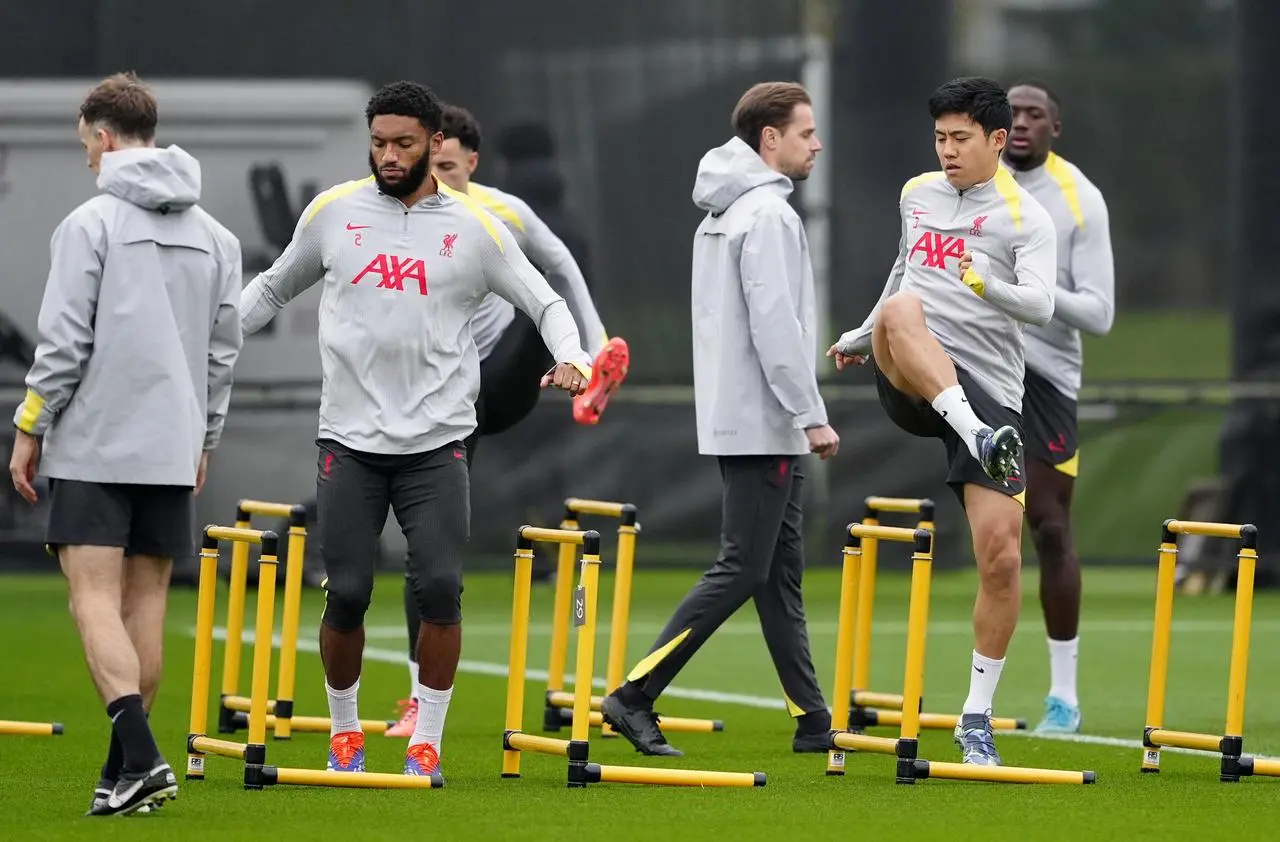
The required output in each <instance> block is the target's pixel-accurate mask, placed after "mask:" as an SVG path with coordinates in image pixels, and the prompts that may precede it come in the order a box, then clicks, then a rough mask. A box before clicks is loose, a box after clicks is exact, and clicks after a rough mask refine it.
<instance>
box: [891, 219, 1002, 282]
mask: <svg viewBox="0 0 1280 842" xmlns="http://www.w3.org/2000/svg"><path fill="white" fill-rule="evenodd" d="M911 213H912V215H913V216H915V219H916V225H917V226H918V225H919V222H920V217H919V215H918V214H917V212H916V211H914V210H913V211H912V212H911ZM924 213H927V211H924ZM986 221H987V217H985V216H978V217H975V218H974V220H973V222H972V223H971V224H970V226H969V234H970V236H973V237H981V236H982V224H983V223H984V222H986ZM964 252H965V245H964V237H953V236H950V235H948V234H937V233H934V232H933V231H925V232H924V233H923V234H921V235H920V237H919V239H917V240H916V242H915V245H913V246H912V247H911V253H910V254H908V255H907V260H908V262H910V261H911V260H914V259H915V256H916V254H917V253H919V254H921V255H923V256H924V259H923V260H922V261H921V263H920V265H921V266H925V267H927V268H930V269H946V268H947V258H948V257H954V258H955V259H956V260H957V261H958V260H959V259H960V258H961V257H964Z"/></svg>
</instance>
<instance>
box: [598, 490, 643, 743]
mask: <svg viewBox="0 0 1280 842" xmlns="http://www.w3.org/2000/svg"><path fill="white" fill-rule="evenodd" d="M638 531H639V527H638V526H637V525H636V507H635V506H633V505H631V504H630V503H628V504H626V506H625V507H624V508H623V510H622V523H621V524H620V525H619V526H618V561H617V572H616V573H615V574H614V579H613V616H612V618H611V619H610V620H609V661H608V664H607V666H606V668H605V680H604V695H606V696H607V695H609V694H610V693H612V692H613V691H614V690H617V689H618V687H619V686H621V684H622V679H623V677H624V676H625V675H626V671H627V628H628V626H629V625H630V623H631V579H632V576H633V574H634V570H635V562H636V533H637V532H638ZM616 733H617V732H616V731H614V730H613V726H611V725H609V723H607V722H603V721H602V722H601V725H600V736H601V737H612V736H614V735H615V734H616Z"/></svg>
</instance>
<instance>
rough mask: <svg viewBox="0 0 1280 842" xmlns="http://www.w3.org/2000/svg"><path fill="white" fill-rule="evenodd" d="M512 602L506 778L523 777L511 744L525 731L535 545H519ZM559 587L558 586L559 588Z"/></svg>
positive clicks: (504, 760)
mask: <svg viewBox="0 0 1280 842" xmlns="http://www.w3.org/2000/svg"><path fill="white" fill-rule="evenodd" d="M514 560H515V583H514V588H513V592H514V595H513V596H512V599H511V652H510V654H509V655H508V657H507V714H506V724H505V726H504V729H505V730H504V734H503V737H502V777H504V778H518V777H520V752H519V751H518V750H517V749H513V748H511V744H510V743H509V742H508V740H509V739H510V737H511V735H512V734H516V733H519V732H520V731H521V729H522V728H523V727H524V682H525V666H526V661H527V659H528V654H529V599H530V591H532V590H533V542H532V541H528V540H526V539H525V538H524V537H523V536H521V537H520V538H519V539H518V541H517V542H516V551H515V559H514ZM557 587H558V585H557Z"/></svg>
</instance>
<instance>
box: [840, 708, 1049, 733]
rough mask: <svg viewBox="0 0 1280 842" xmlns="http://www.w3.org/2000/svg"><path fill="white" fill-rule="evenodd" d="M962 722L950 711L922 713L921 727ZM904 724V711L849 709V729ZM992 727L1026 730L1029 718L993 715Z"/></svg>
mask: <svg viewBox="0 0 1280 842" xmlns="http://www.w3.org/2000/svg"><path fill="white" fill-rule="evenodd" d="M959 723H960V717H958V716H955V715H953V714H949V713H922V714H920V727H921V728H923V729H925V730H935V731H949V730H953V729H954V728H955V727H956V725H958V724H959ZM901 725H902V711H900V710H876V709H875V708H862V707H859V708H853V709H852V710H850V711H849V730H850V731H854V732H857V731H862V730H864V729H866V728H875V727H878V726H885V727H894V728H897V727H899V726H901ZM991 728H992V729H993V730H995V731H1025V730H1027V720H1025V719H1012V718H1009V717H1002V716H993V717H991Z"/></svg>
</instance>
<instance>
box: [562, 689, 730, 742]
mask: <svg viewBox="0 0 1280 842" xmlns="http://www.w3.org/2000/svg"><path fill="white" fill-rule="evenodd" d="M603 703H604V697H603V696H592V697H591V711H592V713H591V727H593V728H599V727H600V725H601V723H602V722H603V719H602V718H601V716H600V713H599V711H600V705H601V704H603ZM571 722H573V694H572V693H569V692H566V691H564V690H548V691H547V706H546V709H545V711H544V713H543V728H544V730H547V731H559V730H560V729H561V728H562V727H565V726H567V725H569V723H571ZM658 727H659V728H660V729H662V730H663V731H672V732H681V733H688V734H710V733H713V732H716V731H723V730H724V721H723V720H721V719H697V718H690V717H686V716H659V717H658Z"/></svg>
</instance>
